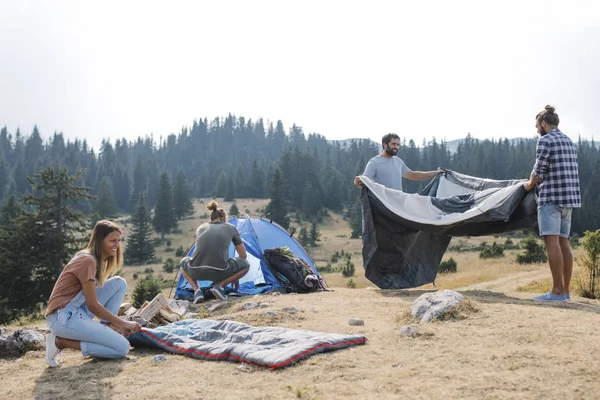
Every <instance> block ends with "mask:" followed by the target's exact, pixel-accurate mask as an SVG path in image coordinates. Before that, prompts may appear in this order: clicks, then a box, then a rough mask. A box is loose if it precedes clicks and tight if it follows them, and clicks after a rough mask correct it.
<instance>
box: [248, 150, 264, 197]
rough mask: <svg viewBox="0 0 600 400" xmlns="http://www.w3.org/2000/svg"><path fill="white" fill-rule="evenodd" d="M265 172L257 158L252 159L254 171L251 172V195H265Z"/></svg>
mask: <svg viewBox="0 0 600 400" xmlns="http://www.w3.org/2000/svg"><path fill="white" fill-rule="evenodd" d="M264 182H265V174H264V172H263V171H262V170H261V169H260V168H258V163H257V161H256V159H254V161H252V172H251V174H250V185H249V191H250V192H249V195H250V197H258V198H263V197H265V183H264Z"/></svg>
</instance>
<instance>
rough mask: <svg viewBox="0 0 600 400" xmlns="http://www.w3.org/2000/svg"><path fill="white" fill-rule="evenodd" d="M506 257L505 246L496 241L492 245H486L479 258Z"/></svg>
mask: <svg viewBox="0 0 600 400" xmlns="http://www.w3.org/2000/svg"><path fill="white" fill-rule="evenodd" d="M501 257H504V247H503V246H500V245H499V244H497V243H496V242H494V243H492V245H491V246H485V247H483V249H482V250H481V251H480V252H479V258H501Z"/></svg>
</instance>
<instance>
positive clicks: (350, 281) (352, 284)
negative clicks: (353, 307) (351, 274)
mask: <svg viewBox="0 0 600 400" xmlns="http://www.w3.org/2000/svg"><path fill="white" fill-rule="evenodd" d="M346 286H347V287H349V288H350V289H356V282H354V279H352V278H350V280H348V283H346Z"/></svg>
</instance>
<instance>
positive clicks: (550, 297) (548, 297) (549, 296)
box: [532, 292, 571, 302]
mask: <svg viewBox="0 0 600 400" xmlns="http://www.w3.org/2000/svg"><path fill="white" fill-rule="evenodd" d="M569 297H571V296H569ZM532 300H535V301H546V302H557V301H567V297H566V296H565V295H564V294H554V293H552V292H547V293H544V294H543V295H541V296H536V297H534V298H533V299H532Z"/></svg>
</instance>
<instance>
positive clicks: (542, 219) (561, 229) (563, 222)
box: [538, 203, 573, 238]
mask: <svg viewBox="0 0 600 400" xmlns="http://www.w3.org/2000/svg"><path fill="white" fill-rule="evenodd" d="M572 211H573V209H572V208H571V207H563V206H557V205H556V204H552V203H546V204H544V205H542V206H541V207H540V208H538V225H539V228H540V236H560V237H564V238H568V237H569V234H570V233H571V212H572Z"/></svg>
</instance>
